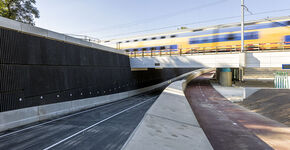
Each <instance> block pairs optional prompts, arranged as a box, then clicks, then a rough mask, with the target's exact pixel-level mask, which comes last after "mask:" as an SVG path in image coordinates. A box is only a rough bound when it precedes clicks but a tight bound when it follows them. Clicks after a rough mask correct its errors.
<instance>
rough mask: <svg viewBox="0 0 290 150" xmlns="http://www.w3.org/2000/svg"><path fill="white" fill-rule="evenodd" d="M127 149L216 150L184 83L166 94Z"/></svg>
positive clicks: (136, 131) (167, 90) (148, 113)
mask: <svg viewBox="0 0 290 150" xmlns="http://www.w3.org/2000/svg"><path fill="white" fill-rule="evenodd" d="M123 149H125V150H136V149H138V150H148V149H150V150H163V149H166V150H177V149H182V150H187V149H188V150H189V149H190V150H212V149H213V148H212V146H211V144H210V143H209V141H208V139H207V137H206V135H205V134H204V132H203V130H202V129H201V127H200V126H199V123H198V122H197V120H196V118H195V115H194V113H193V112H192V110H191V107H190V105H189V103H188V101H187V100H186V98H185V96H184V93H183V90H182V81H177V82H174V83H172V84H171V85H170V86H168V87H167V88H166V89H165V90H164V91H163V93H162V94H161V95H160V97H159V98H158V99H157V100H156V102H155V103H154V104H153V106H152V107H151V108H150V109H149V110H148V112H147V113H146V114H145V116H144V118H143V120H142V121H141V123H140V124H139V125H138V127H137V128H136V129H135V131H134V133H133V134H132V135H131V137H130V138H129V139H128V141H127V142H126V144H125V145H124V146H123Z"/></svg>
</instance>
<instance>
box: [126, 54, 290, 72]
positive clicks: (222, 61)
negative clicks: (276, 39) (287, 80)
mask: <svg viewBox="0 0 290 150" xmlns="http://www.w3.org/2000/svg"><path fill="white" fill-rule="evenodd" d="M244 55H245V57H246V59H245V60H244V56H243V55H242V54H241V55H240V54H239V53H222V54H221V53H218V54H215V53H211V54H205V55H201V54H194V55H182V56H161V57H137V58H130V63H131V68H155V67H156V66H155V63H160V66H158V67H162V68H192V67H194V68H204V67H215V68H239V67H240V65H241V66H245V67H246V68H272V67H279V68H281V67H282V64H288V63H289V57H290V52H289V50H288V51H282V50H281V51H263V52H247V53H246V54H244Z"/></svg>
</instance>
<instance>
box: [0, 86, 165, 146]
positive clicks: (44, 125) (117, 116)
mask: <svg viewBox="0 0 290 150" xmlns="http://www.w3.org/2000/svg"><path fill="white" fill-rule="evenodd" d="M159 94H160V93H159V92H154V93H147V94H142V95H138V96H134V97H130V98H127V99H124V100H121V101H118V102H114V103H110V104H106V105H102V106H98V107H95V108H92V109H89V110H85V111H81V112H77V113H74V114H70V115H68V116H63V117H61V118H56V119H54V120H48V121H46V122H41V123H38V124H32V125H29V126H26V127H23V128H17V129H14V130H11V131H10V132H6V133H2V134H0V149H1V150H2V149H3V150H4V149H5V150H9V149H13V150H18V149H21V150H23V149H29V150H34V149H37V150H39V149H61V150H63V149H77V150H80V149H82V150H87V149H94V150H102V149H106V150H116V149H121V148H122V146H123V144H124V143H125V142H126V140H127V139H128V138H129V136H130V134H131V133H132V132H133V131H134V129H135V128H136V126H137V125H138V124H139V122H140V121H141V119H142V118H143V116H144V114H145V112H146V111H147V110H148V109H149V108H150V106H151V105H152V104H153V103H154V101H155V100H156V99H157V97H158V96H159Z"/></svg>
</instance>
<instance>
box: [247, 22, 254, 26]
mask: <svg viewBox="0 0 290 150" xmlns="http://www.w3.org/2000/svg"><path fill="white" fill-rule="evenodd" d="M254 24H257V23H256V22H249V23H245V26H248V25H254Z"/></svg>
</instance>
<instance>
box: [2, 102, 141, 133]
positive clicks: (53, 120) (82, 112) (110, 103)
mask: <svg viewBox="0 0 290 150" xmlns="http://www.w3.org/2000/svg"><path fill="white" fill-rule="evenodd" d="M136 98H140V97H136ZM116 102H117V101H116ZM113 104H114V102H112V103H110V104H103V105H102V106H97V107H96V108H91V109H88V110H85V111H81V112H78V113H74V114H71V115H67V116H64V117H61V118H57V119H54V120H50V121H47V122H44V123H40V124H37V125H33V126H30V127H27V128H24V129H20V130H17V131H13V132H10V133H7V134H4V135H0V138H2V137H6V136H9V135H12V134H15V133H19V132H22V131H25V130H28V129H31V128H35V127H38V126H41V125H45V124H48V123H51V122H55V121H58V120H62V119H65V118H69V117H73V116H76V115H79V114H82V113H86V112H89V111H93V110H96V109H98V108H102V107H105V106H110V105H113Z"/></svg>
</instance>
